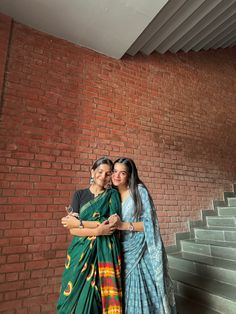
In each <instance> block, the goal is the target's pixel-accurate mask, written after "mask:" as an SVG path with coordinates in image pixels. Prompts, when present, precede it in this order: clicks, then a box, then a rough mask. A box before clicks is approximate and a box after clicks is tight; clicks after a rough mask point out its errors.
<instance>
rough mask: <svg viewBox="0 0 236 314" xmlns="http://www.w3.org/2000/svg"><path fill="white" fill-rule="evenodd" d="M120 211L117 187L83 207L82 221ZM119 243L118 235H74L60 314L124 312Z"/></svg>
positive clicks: (114, 313)
mask: <svg viewBox="0 0 236 314" xmlns="http://www.w3.org/2000/svg"><path fill="white" fill-rule="evenodd" d="M115 213H117V214H118V215H119V214H120V200H119V195H118V193H117V191H116V190H114V189H109V190H106V191H105V192H104V193H102V194H101V195H99V196H98V197H96V198H95V199H94V200H92V201H89V202H88V203H86V204H85V205H84V206H82V207H81V208H80V217H81V219H82V220H90V221H97V222H98V223H101V222H103V221H104V220H106V219H107V218H108V217H109V216H110V215H112V214H115ZM120 269H121V261H120V244H119V239H118V238H117V235H116V234H113V235H111V236H100V237H95V236H93V237H73V239H72V242H71V244H70V247H69V249H68V254H67V259H66V263H65V270H64V273H63V277H62V286H61V292H60V296H59V300H58V303H57V313H58V314H92V313H94V314H95V313H96V314H100V313H102V314H121V313H122V300H121V299H122V289H121V271H120Z"/></svg>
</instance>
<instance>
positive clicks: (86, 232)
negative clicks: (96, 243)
mask: <svg viewBox="0 0 236 314" xmlns="http://www.w3.org/2000/svg"><path fill="white" fill-rule="evenodd" d="M96 229H97V227H96V228H86V227H85V228H71V229H69V231H70V234H71V235H73V236H77V237H93V236H94V237H96V236H97V235H98V234H97V230H96Z"/></svg>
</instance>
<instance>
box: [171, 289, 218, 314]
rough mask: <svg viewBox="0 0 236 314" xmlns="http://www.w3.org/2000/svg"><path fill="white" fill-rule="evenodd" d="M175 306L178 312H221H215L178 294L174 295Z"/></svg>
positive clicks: (197, 313) (214, 313)
mask: <svg viewBox="0 0 236 314" xmlns="http://www.w3.org/2000/svg"><path fill="white" fill-rule="evenodd" d="M175 300H176V308H177V313H178V314H189V313H191V314H199V313H201V314H221V312H216V311H214V310H212V309H209V308H208V307H205V306H203V305H201V304H199V303H196V302H193V301H192V300H189V299H186V298H184V297H181V296H180V295H178V294H176V295H175Z"/></svg>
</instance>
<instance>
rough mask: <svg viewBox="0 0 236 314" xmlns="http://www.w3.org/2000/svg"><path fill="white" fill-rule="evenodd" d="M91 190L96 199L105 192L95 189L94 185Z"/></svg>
mask: <svg viewBox="0 0 236 314" xmlns="http://www.w3.org/2000/svg"><path fill="white" fill-rule="evenodd" d="M89 190H90V192H91V193H92V194H93V195H94V196H95V197H97V196H98V195H99V194H101V193H103V192H104V191H105V190H104V189H102V190H100V189H96V187H94V186H93V185H91V186H90V188H89Z"/></svg>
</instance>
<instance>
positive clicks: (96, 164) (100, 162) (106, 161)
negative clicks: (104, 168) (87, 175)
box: [92, 157, 114, 171]
mask: <svg viewBox="0 0 236 314" xmlns="http://www.w3.org/2000/svg"><path fill="white" fill-rule="evenodd" d="M104 164H105V165H108V166H110V167H111V171H112V170H113V167H114V164H113V162H112V161H111V159H109V158H107V157H101V158H99V159H97V160H96V161H95V162H94V164H93V166H92V170H96V169H97V167H99V166H100V165H104Z"/></svg>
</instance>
